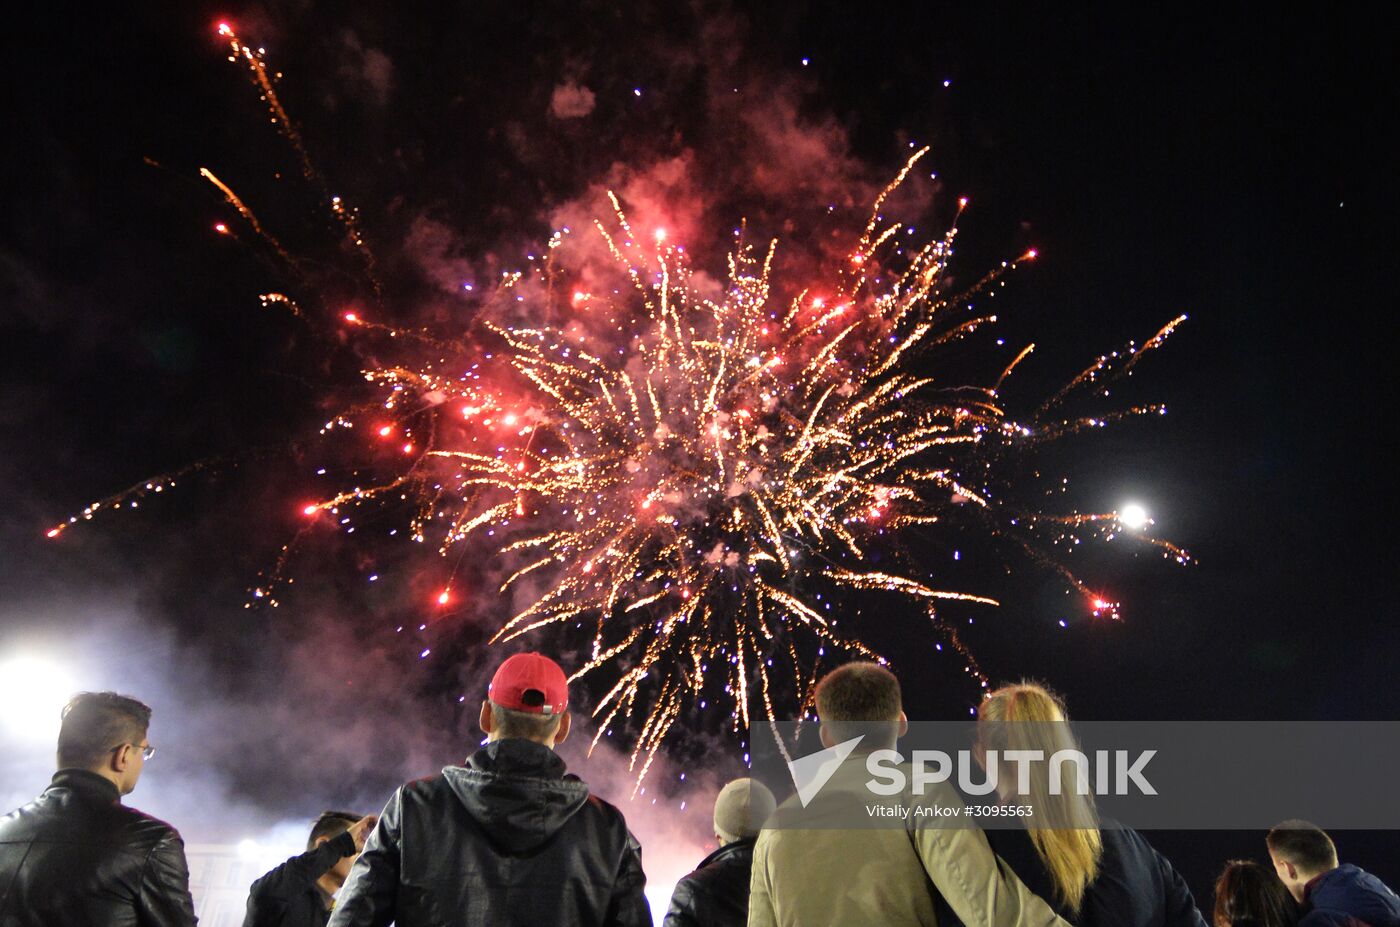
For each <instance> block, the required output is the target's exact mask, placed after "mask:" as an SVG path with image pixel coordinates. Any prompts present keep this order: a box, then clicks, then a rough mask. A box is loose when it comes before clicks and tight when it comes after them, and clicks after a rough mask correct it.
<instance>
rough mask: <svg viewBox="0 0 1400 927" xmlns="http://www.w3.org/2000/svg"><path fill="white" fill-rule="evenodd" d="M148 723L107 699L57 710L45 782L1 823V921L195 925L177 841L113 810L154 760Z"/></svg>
mask: <svg viewBox="0 0 1400 927" xmlns="http://www.w3.org/2000/svg"><path fill="white" fill-rule="evenodd" d="M150 721H151V709H150V708H148V707H147V706H145V705H143V704H142V703H141V702H138V701H137V700H136V699H134V698H129V697H128V696H125V695H118V694H117V693H115V692H84V693H81V694H79V695H77V696H74V698H73V700H72V701H70V702H69V703H68V705H67V707H65V708H64V709H63V726H62V728H61V729H60V731H59V735H58V772H56V773H54V777H53V781H52V782H51V783H49V787H48V788H47V789H45V790H44V792H43V794H41V795H40V796H39V797H38V798H36V799H35V800H34V801H32V802H30V803H29V804H27V805H25V806H24V807H22V808H20V809H19V810H17V811H13V812H11V813H10V814H8V815H6V816H5V817H3V818H0V923H3V924H5V925H6V927H10V925H14V927H29V925H35V927H38V925H55V924H75V925H76V924H103V925H105V927H137V925H139V927H148V925H149V927H167V925H180V927H185V925H193V924H194V923H195V916H194V903H193V901H192V899H191V898H190V887H189V869H188V868H187V866H186V863H185V845H184V843H183V842H182V841H181V840H180V835H179V834H178V833H176V831H175V829H174V828H173V827H171V826H170V825H169V824H166V823H165V822H164V821H158V820H156V819H155V818H153V817H150V816H148V815H145V814H142V813H141V812H139V811H136V810H134V809H131V808H127V807H125V806H124V805H122V803H121V798H122V796H123V795H130V794H131V792H132V790H133V789H135V788H136V782H137V780H138V779H140V778H141V771H142V770H143V769H145V767H146V761H147V760H149V759H150V758H151V757H153V756H154V755H155V752H156V748H155V747H153V746H151V742H150V741H149V740H147V739H146V729H147V727H148V726H149V725H150Z"/></svg>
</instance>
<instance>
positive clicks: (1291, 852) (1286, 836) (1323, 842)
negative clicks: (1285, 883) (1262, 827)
mask: <svg viewBox="0 0 1400 927" xmlns="http://www.w3.org/2000/svg"><path fill="white" fill-rule="evenodd" d="M1264 842H1265V843H1267V844H1268V845H1269V852H1271V853H1273V854H1274V855H1275V856H1277V857H1279V858H1280V859H1282V860H1284V861H1286V862H1290V863H1292V864H1293V865H1294V866H1296V867H1297V868H1298V870H1299V871H1300V872H1305V873H1308V874H1310V875H1311V874H1313V873H1318V872H1328V871H1330V870H1333V869H1336V868H1337V847H1336V844H1334V843H1333V842H1332V838H1331V837H1329V836H1327V832H1326V831H1324V830H1323V829H1322V828H1320V827H1318V826H1317V825H1316V824H1312V823H1310V822H1308V821H1299V820H1297V819H1294V820H1291V821H1284V822H1283V823H1282V824H1279V825H1277V826H1275V827H1274V829H1273V830H1271V831H1269V835H1268V836H1267V837H1265V838H1264Z"/></svg>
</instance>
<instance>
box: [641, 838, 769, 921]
mask: <svg viewBox="0 0 1400 927" xmlns="http://www.w3.org/2000/svg"><path fill="white" fill-rule="evenodd" d="M754 842H755V841H753V840H736V841H735V842H734V843H726V844H725V845H724V846H722V847H720V848H719V849H718V850H715V851H714V852H713V853H711V854H710V855H709V856H707V857H705V858H704V859H703V860H701V861H700V865H699V866H697V867H695V871H694V872H692V873H691V874H690V875H688V876H686V877H685V878H683V879H681V880H680V881H679V882H677V883H676V890H675V892H673V893H672V895H671V906H670V907H669V908H668V909H667V910H666V918H665V920H663V921H662V922H661V927H743V925H744V924H747V923H748V920H749V875H750V873H751V872H752V871H753V845H754Z"/></svg>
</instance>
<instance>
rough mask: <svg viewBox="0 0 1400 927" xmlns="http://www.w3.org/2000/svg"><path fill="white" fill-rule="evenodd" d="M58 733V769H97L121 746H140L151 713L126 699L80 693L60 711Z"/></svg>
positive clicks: (111, 695)
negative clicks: (60, 724)
mask: <svg viewBox="0 0 1400 927" xmlns="http://www.w3.org/2000/svg"><path fill="white" fill-rule="evenodd" d="M62 718H63V725H62V727H60V728H59V731H58V766H59V768H60V769H97V768H99V767H100V766H102V765H103V763H104V762H105V760H106V757H107V755H108V754H109V753H111V752H112V750H113V749H114V748H115V747H118V746H120V745H121V744H139V743H141V741H142V740H143V739H144V738H145V736H146V729H147V728H149V727H150V726H151V709H150V707H149V706H147V705H145V704H143V703H141V702H138V701H137V700H136V699H134V698H132V697H131V696H129V695H118V694H117V693H115V692H79V693H78V694H77V695H75V696H73V698H72V699H70V700H69V702H68V704H67V705H65V706H64V708H63V715H62Z"/></svg>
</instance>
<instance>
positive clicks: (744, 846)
mask: <svg viewBox="0 0 1400 927" xmlns="http://www.w3.org/2000/svg"><path fill="white" fill-rule="evenodd" d="M757 842H758V838H757V837H750V838H746V839H744V840H735V841H734V842H733V843H726V844H725V845H724V846H722V847H720V848H719V849H718V850H715V851H714V852H713V853H711V854H710V855H709V856H707V857H705V858H704V859H702V860H700V865H698V866H696V867H695V868H696V869H704V868H705V867H706V866H708V865H710V863H718V862H721V861H723V860H728V859H732V858H734V857H736V856H752V855H753V845H754V844H755V843H757Z"/></svg>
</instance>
